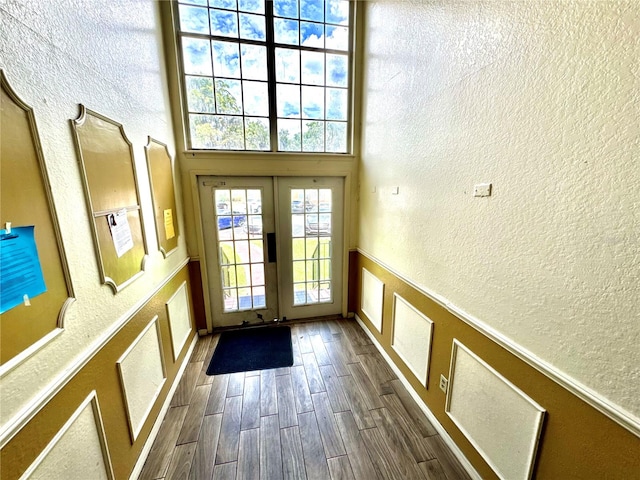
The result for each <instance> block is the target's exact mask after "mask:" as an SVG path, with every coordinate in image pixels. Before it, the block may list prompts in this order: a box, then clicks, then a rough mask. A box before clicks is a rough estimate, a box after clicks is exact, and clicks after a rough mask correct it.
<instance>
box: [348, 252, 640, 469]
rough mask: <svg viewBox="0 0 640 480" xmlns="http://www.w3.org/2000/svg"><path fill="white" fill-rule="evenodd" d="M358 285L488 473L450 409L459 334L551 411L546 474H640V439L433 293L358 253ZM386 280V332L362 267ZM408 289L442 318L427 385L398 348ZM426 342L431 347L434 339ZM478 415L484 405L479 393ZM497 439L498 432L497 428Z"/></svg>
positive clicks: (437, 321)
mask: <svg viewBox="0 0 640 480" xmlns="http://www.w3.org/2000/svg"><path fill="white" fill-rule="evenodd" d="M350 264H351V275H352V277H353V284H352V290H351V294H352V295H351V298H350V302H351V303H350V305H351V308H352V309H353V311H354V312H356V314H357V315H358V317H359V318H360V319H362V321H363V323H364V324H365V326H366V327H367V328H368V330H369V332H370V333H371V334H372V335H373V337H374V338H375V339H376V340H377V341H378V342H379V344H380V345H381V346H382V348H383V349H384V351H385V353H386V354H387V355H388V356H389V357H390V358H391V360H392V361H393V363H394V364H395V365H396V366H397V367H398V368H399V370H400V371H401V372H402V374H403V375H404V376H405V378H406V379H407V380H408V381H409V383H410V384H411V386H412V387H413V389H414V390H415V391H416V392H417V394H418V395H419V397H420V398H421V399H422V400H423V402H424V403H425V404H426V406H427V407H428V408H429V410H430V411H431V412H432V413H433V414H434V415H435V417H436V418H437V420H438V421H439V422H440V424H441V425H442V426H443V427H444V428H445V429H446V431H447V433H448V434H449V435H450V436H451V438H452V439H453V440H454V442H455V443H456V445H457V446H458V447H459V448H460V449H461V450H462V452H463V454H464V455H465V457H466V458H467V459H468V460H469V461H470V462H471V464H472V465H473V467H474V468H475V469H476V471H477V472H478V473H479V474H480V476H481V477H482V478H485V479H490V478H498V477H497V476H496V474H495V473H494V472H493V470H492V469H491V468H490V467H489V466H488V465H487V463H486V462H485V461H484V460H483V459H482V457H481V456H480V454H479V453H478V452H477V450H476V449H475V448H474V447H473V446H472V444H471V443H470V442H469V439H467V438H466V437H465V436H464V434H463V433H462V432H461V431H460V429H458V427H456V425H455V424H454V423H453V422H452V420H451V418H450V417H449V416H448V415H447V414H446V413H445V393H444V392H442V391H441V390H440V389H439V388H438V382H439V379H440V375H441V374H443V375H445V377H448V376H449V364H450V360H451V348H452V342H453V339H457V340H459V341H460V342H462V343H463V344H464V345H465V346H467V347H468V348H470V349H471V350H472V351H473V352H474V353H475V354H476V355H478V356H479V357H480V358H481V359H482V360H484V361H485V362H487V363H488V364H489V365H490V366H491V367H493V368H494V369H495V370H497V371H498V373H499V374H501V375H502V376H504V377H505V378H506V379H507V380H508V381H510V382H511V383H512V384H514V385H515V386H516V387H517V388H519V389H520V390H521V391H522V392H524V394H526V395H527V396H529V397H530V398H531V399H532V400H533V401H535V402H537V403H538V404H539V405H540V406H542V407H543V408H544V409H545V410H546V414H545V419H544V424H543V431H542V436H541V441H540V445H539V449H538V455H537V461H536V465H535V470H534V473H535V478H539V479H550V480H555V479H573V478H575V479H592V478H593V479H596V478H598V479H599V478H607V479H620V480H626V479H632V478H638V475H639V472H640V457H639V456H638V455H637V452H638V451H640V439H639V438H638V437H637V436H635V435H634V434H633V433H631V432H629V431H628V430H626V429H624V428H622V427H621V426H619V425H618V424H617V423H615V422H614V421H612V420H610V419H609V418H607V417H606V416H605V415H603V414H602V413H600V412H598V411H597V410H596V409H594V408H593V407H591V406H590V405H588V404H587V403H585V402H584V401H582V400H581V399H579V398H578V397H577V396H575V395H574V394H572V393H571V392H569V391H568V390H567V389H565V388H563V387H562V386H560V385H558V383H556V382H554V381H553V380H551V379H550V378H548V377H547V376H545V375H543V374H542V373H540V372H539V371H538V370H536V369H535V368H533V367H532V366H530V365H529V364H527V363H526V362H524V361H523V360H522V359H520V358H518V357H517V356H516V355H514V354H513V353H511V352H509V351H508V350H506V349H505V348H503V347H502V346H500V345H499V344H497V343H496V342H494V341H493V340H491V339H490V338H488V336H487V335H485V334H483V333H482V332H480V331H478V330H477V329H475V328H473V327H472V326H471V325H469V324H468V323H466V322H464V321H463V320H461V319H460V318H458V317H457V316H456V315H454V314H452V313H451V312H450V311H449V310H447V309H446V308H445V307H443V306H442V305H440V304H438V303H437V302H435V301H433V300H432V299H431V298H429V296H427V295H426V294H425V292H422V291H420V290H419V289H416V288H415V287H414V286H412V285H411V284H410V283H408V282H407V281H406V279H403V278H401V277H399V276H398V275H397V274H394V273H393V272H391V271H389V270H388V269H387V268H385V267H384V266H382V265H380V264H379V263H378V262H376V261H375V260H372V259H370V258H367V257H366V256H364V255H362V254H361V253H358V252H352V254H351V262H350ZM363 268H366V269H367V270H368V271H369V272H371V273H372V274H373V275H375V277H377V278H378V279H379V280H380V281H382V282H383V283H384V304H383V305H384V308H383V321H382V333H378V332H377V331H376V329H375V327H374V326H373V325H372V323H371V322H370V321H369V319H368V318H367V316H366V314H365V313H364V312H363V311H362V309H361V307H360V305H361V290H362V288H361V286H362V280H361V278H362V269H363ZM394 294H398V295H400V296H401V297H402V298H404V299H405V300H406V301H408V302H409V303H410V304H411V305H413V306H414V307H415V308H417V309H418V310H419V311H420V312H422V313H423V314H424V315H426V316H427V317H428V318H429V319H431V320H432V321H433V322H434V326H433V335H432V347H431V362H430V373H429V379H428V383H427V385H426V388H425V386H424V385H421V383H420V382H419V380H418V379H417V378H416V377H415V375H413V373H412V372H411V370H409V368H408V367H407V365H406V364H405V363H404V361H403V360H402V358H400V357H399V356H398V354H397V353H396V352H395V351H394V349H393V348H392V346H391V344H392V335H393V328H394V325H393V297H394ZM424 348H428V346H427V345H425V346H424ZM477 404H478V408H479V410H478V415H482V409H481V408H482V403H481V399H480V398H478V402H477ZM493 435H494V436H496V439H499V436H498V433H497V432H493Z"/></svg>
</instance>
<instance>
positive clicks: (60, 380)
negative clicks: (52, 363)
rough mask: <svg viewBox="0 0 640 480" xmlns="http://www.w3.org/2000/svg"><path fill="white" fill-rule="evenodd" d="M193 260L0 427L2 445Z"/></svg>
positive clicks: (156, 289) (149, 295)
mask: <svg viewBox="0 0 640 480" xmlns="http://www.w3.org/2000/svg"><path fill="white" fill-rule="evenodd" d="M188 263H189V257H187V258H185V259H184V260H183V261H182V262H181V263H180V264H179V265H178V266H177V267H176V268H175V269H174V270H173V271H172V272H171V273H170V274H169V275H168V276H167V277H166V278H165V279H164V281H162V282H161V283H159V284H158V286H157V287H156V288H155V289H153V290H152V291H151V292H150V293H149V294H148V295H147V296H145V297H144V298H142V299H140V301H138V302H137V303H136V304H135V305H134V306H133V307H132V308H130V309H129V310H128V311H127V312H126V313H125V314H124V315H122V316H121V317H120V318H119V319H118V320H117V321H116V322H115V323H114V324H113V325H112V327H111V328H110V329H109V330H107V331H106V332H105V334H104V335H103V336H102V337H101V338H99V339H98V340H96V341H95V342H94V343H93V345H92V346H89V347H88V348H87V350H86V353H84V355H83V356H82V357H80V358H79V359H78V360H77V361H76V363H75V364H73V365H71V366H69V367H68V368H65V369H64V370H63V371H62V372H61V373H60V374H59V375H58V376H57V377H55V378H54V379H53V380H52V381H51V382H50V383H49V386H48V387H45V390H44V391H43V392H41V393H40V394H39V395H37V396H36V397H35V398H34V399H32V400H31V401H30V402H29V403H27V404H26V405H25V406H24V407H23V408H22V409H21V410H20V411H19V412H18V413H16V414H15V415H14V416H13V418H11V419H10V420H9V421H8V422H7V423H6V424H5V425H4V427H3V428H2V430H0V449H1V448H4V446H5V445H6V444H7V443H9V441H10V440H11V439H12V438H13V437H14V436H15V434H16V433H18V432H19V431H20V429H21V428H22V427H24V426H25V425H26V424H27V423H29V422H30V421H31V420H32V419H33V417H35V416H36V415H37V414H38V412H39V411H40V410H42V408H43V407H44V406H45V405H46V404H47V403H48V402H49V401H50V400H51V399H52V398H53V397H55V396H56V395H57V394H58V392H60V390H62V389H63V388H64V386H65V385H66V384H67V383H69V381H71V379H72V378H73V377H74V376H75V375H76V374H77V373H78V372H79V371H80V370H82V369H83V368H84V367H85V365H87V363H89V361H90V360H91V359H92V358H93V357H94V356H95V355H96V354H97V353H98V352H99V351H100V350H101V349H102V348H103V347H104V346H105V345H106V344H107V343H109V342H110V341H111V339H113V337H115V336H116V335H117V334H118V332H120V330H121V329H122V328H123V327H124V326H125V325H126V324H127V323H128V321H129V319H131V318H132V317H133V316H135V315H136V314H137V313H138V312H139V311H140V310H141V309H142V308H143V307H144V306H145V305H146V304H147V303H148V302H149V301H150V300H151V299H152V298H153V297H154V296H155V295H157V294H158V292H159V291H160V290H161V289H162V288H163V287H164V286H165V285H166V284H167V283H169V282H170V281H171V279H172V278H173V277H175V276H176V275H177V274H178V272H180V270H182V269H183V268H185V267H186V265H187V264H188Z"/></svg>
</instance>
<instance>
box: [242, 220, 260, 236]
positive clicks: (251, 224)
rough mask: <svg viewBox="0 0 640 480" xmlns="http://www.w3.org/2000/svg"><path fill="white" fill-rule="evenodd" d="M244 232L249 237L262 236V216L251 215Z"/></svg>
mask: <svg viewBox="0 0 640 480" xmlns="http://www.w3.org/2000/svg"><path fill="white" fill-rule="evenodd" d="M243 230H244V231H245V232H246V233H248V234H249V235H262V216H261V215H249V217H248V219H247V222H246V223H245V224H244V227H243Z"/></svg>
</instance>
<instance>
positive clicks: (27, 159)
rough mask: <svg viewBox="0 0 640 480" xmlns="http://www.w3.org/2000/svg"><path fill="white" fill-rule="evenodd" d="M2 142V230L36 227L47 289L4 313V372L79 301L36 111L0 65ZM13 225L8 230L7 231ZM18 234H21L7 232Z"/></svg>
mask: <svg viewBox="0 0 640 480" xmlns="http://www.w3.org/2000/svg"><path fill="white" fill-rule="evenodd" d="M0 87H1V88H0V90H1V92H0V93H1V97H2V99H1V103H2V108H1V110H2V112H1V116H2V119H1V120H0V123H2V128H3V141H2V142H1V143H0V145H1V149H0V150H1V153H0V158H1V159H2V161H1V165H0V170H1V171H2V176H1V177H0V178H1V179H2V181H1V182H0V183H1V184H2V185H1V188H0V190H1V191H2V202H3V204H2V210H1V215H0V216H1V217H2V218H1V221H2V224H1V225H0V228H1V229H5V228H6V229H9V228H10V226H11V224H13V228H14V229H15V228H17V227H26V226H33V228H34V232H37V235H35V242H36V244H37V250H38V257H39V261H38V263H39V267H40V268H41V270H42V276H43V280H44V282H45V284H46V289H45V291H44V292H42V293H40V294H38V295H37V296H35V297H33V298H31V299H30V302H25V304H24V305H22V304H19V305H16V306H13V307H11V308H9V309H8V310H6V311H5V312H4V313H2V314H0V323H1V325H2V341H1V342H0V343H1V345H0V352H2V354H1V355H0V363H2V365H1V366H0V377H2V376H3V375H5V374H6V373H7V372H9V371H10V370H12V369H13V368H15V367H16V366H18V365H20V364H21V363H22V362H24V361H25V360H26V359H27V358H29V357H30V356H32V355H33V354H34V353H35V352H37V351H38V350H40V349H41V348H43V347H44V346H45V345H46V344H47V343H49V342H50V341H51V340H53V339H54V338H55V337H57V336H58V335H59V334H60V333H61V332H62V330H63V329H64V319H65V315H66V313H67V311H68V309H69V307H70V305H71V304H73V302H74V301H75V293H74V289H73V282H72V280H71V274H70V273H69V265H68V261H67V255H66V252H65V249H64V244H63V241H62V235H61V233H60V225H59V224H58V215H57V212H56V207H55V203H54V201H53V195H52V192H51V186H50V181H49V175H48V172H47V166H46V163H45V158H44V153H43V151H42V145H41V142H40V133H39V132H38V125H37V123H36V118H35V113H34V110H33V108H32V107H31V106H29V105H27V104H26V103H25V102H24V101H23V100H22V99H21V98H20V97H19V96H18V94H17V93H16V92H15V91H14V90H13V88H12V87H11V85H10V84H9V81H8V79H7V77H6V75H5V71H4V70H3V69H0ZM8 231H9V230H7V233H8ZM10 238H17V237H9V238H7V240H9V239H10Z"/></svg>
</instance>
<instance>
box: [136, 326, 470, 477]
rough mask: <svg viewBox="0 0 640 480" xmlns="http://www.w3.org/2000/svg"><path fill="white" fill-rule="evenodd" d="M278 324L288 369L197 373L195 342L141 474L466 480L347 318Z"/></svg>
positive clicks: (210, 346) (205, 342)
mask: <svg viewBox="0 0 640 480" xmlns="http://www.w3.org/2000/svg"><path fill="white" fill-rule="evenodd" d="M290 327H291V337H292V342H293V354H294V364H293V366H292V367H288V368H278V369H271V370H262V371H254V372H244V373H234V374H228V375H216V376H207V375H206V369H207V366H208V364H209V361H210V359H211V355H212V354H213V350H214V349H215V346H216V345H217V342H218V338H219V335H210V336H207V337H203V338H201V339H199V340H198V343H197V345H196V348H195V350H194V352H193V355H192V357H191V359H190V362H189V364H188V365H187V368H186V370H185V373H184V375H183V377H182V379H181V380H180V383H179V385H178V388H177V390H176V392H175V395H174V396H173V399H172V401H171V407H170V409H169V411H168V413H167V415H166V417H165V418H164V421H163V423H162V425H161V427H160V431H159V433H158V436H157V438H156V440H155V443H154V444H153V447H152V449H151V451H150V453H149V456H148V458H147V460H146V462H145V465H144V468H143V470H142V472H141V474H140V477H139V478H140V479H141V480H153V479H192V480H212V479H236V478H237V479H255V480H277V479H309V480H315V479H332V480H338V479H341V480H342V479H363V480H375V479H380V480H388V479H402V480H405V479H429V480H430V479H435V480H445V479H447V480H458V479H468V478H469V476H468V475H467V473H466V472H465V471H464V469H463V468H462V467H461V465H460V464H459V463H458V462H457V460H456V459H455V457H454V456H453V455H452V454H451V452H450V451H449V449H448V448H447V447H446V445H445V443H444V442H443V441H442V439H441V438H440V436H439V435H438V434H437V432H436V430H435V429H434V427H433V426H432V425H431V424H430V423H429V421H428V420H427V419H426V417H425V416H424V414H423V413H422V411H421V410H420V409H419V407H418V406H417V405H416V403H415V402H414V400H413V398H412V397H411V396H410V394H409V393H408V392H407V391H406V389H405V388H404V386H403V385H402V383H401V382H400V380H398V379H397V377H396V375H395V374H394V372H393V370H391V368H390V367H389V366H388V365H387V363H386V362H385V360H384V358H383V357H382V356H381V355H380V353H379V352H378V351H377V349H376V348H375V346H374V345H373V344H372V343H371V341H370V340H369V338H368V337H367V335H365V333H364V332H363V331H362V329H361V328H360V326H359V325H358V324H357V323H356V322H355V321H353V320H329V321H317V322H305V323H297V324H290Z"/></svg>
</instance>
